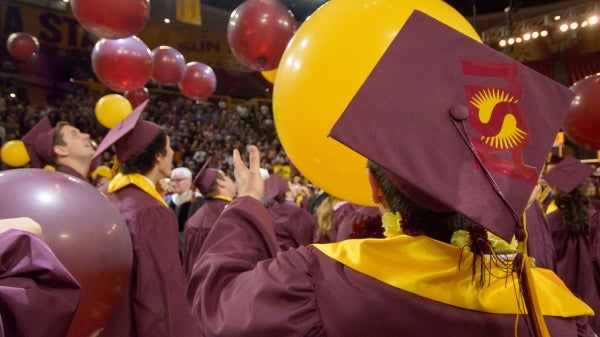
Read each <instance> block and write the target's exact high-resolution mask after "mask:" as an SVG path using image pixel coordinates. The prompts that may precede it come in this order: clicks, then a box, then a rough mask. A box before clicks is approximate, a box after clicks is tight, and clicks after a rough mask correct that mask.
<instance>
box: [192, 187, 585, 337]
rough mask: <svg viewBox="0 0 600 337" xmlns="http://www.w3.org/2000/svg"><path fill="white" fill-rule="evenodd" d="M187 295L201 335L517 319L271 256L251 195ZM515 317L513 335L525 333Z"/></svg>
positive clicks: (299, 252) (304, 259)
mask: <svg viewBox="0 0 600 337" xmlns="http://www.w3.org/2000/svg"><path fill="white" fill-rule="evenodd" d="M499 282H504V280H499ZM187 295H188V300H189V302H190V303H191V304H192V310H193V313H194V315H195V316H196V317H197V318H198V319H199V320H200V321H201V326H202V327H203V329H205V333H206V335H207V336H216V335H218V336H228V337H235V336H261V337H271V336H273V337H280V336H329V337H336V336H344V337H346V336H446V337H455V336H456V337H458V336H460V337H467V336H478V337H479V336H491V337H506V336H513V335H514V324H515V318H516V317H515V315H499V314H488V313H481V312H477V311H470V310H466V309H461V308H457V307H453V306H449V305H445V304H442V303H438V302H435V301H432V300H428V299H424V298H422V297H419V296H417V295H414V294H412V293H408V292H406V291H402V290H399V289H397V288H394V287H391V286H388V285H386V284H384V283H382V282H380V281H378V280H375V279H373V278H371V277H369V276H366V275H364V274H362V273H359V272H357V271H354V270H352V269H350V268H347V267H345V266H344V265H342V264H341V263H339V262H337V261H334V260H332V259H330V258H329V257H327V256H325V255H323V254H322V253H320V252H319V251H318V250H316V249H311V248H306V247H300V248H298V249H290V250H288V251H285V252H279V253H277V247H276V243H275V239H274V237H273V236H272V229H271V223H270V217H269V214H268V212H267V211H266V210H265V209H264V208H263V207H261V205H260V203H259V202H258V201H256V200H254V199H252V198H250V197H239V198H237V199H236V200H234V201H233V202H232V203H231V204H230V206H229V207H228V208H227V209H226V210H225V211H224V212H223V214H222V216H221V217H220V218H219V220H218V221H217V223H216V224H215V226H214V228H213V230H212V231H211V232H210V234H209V235H208V237H207V239H206V242H205V244H204V246H203V247H202V251H201V254H200V258H199V260H198V263H196V265H195V266H194V270H193V273H192V278H191V280H190V284H189V286H188V292H187ZM520 317H521V318H520V320H519V325H518V336H520V337H527V336H532V334H531V333H530V331H529V330H528V328H527V324H526V323H525V321H524V317H525V316H523V315H521V316H520ZM432 323H433V324H432ZM546 323H547V325H548V327H549V329H550V332H551V333H552V335H553V336H561V337H572V336H578V328H577V325H576V322H575V320H574V319H564V318H555V317H546ZM580 336H590V337H591V336H592V335H591V334H590V331H589V330H588V331H587V333H583V331H582V333H581V334H580Z"/></svg>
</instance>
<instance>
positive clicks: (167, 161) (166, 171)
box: [156, 136, 173, 178]
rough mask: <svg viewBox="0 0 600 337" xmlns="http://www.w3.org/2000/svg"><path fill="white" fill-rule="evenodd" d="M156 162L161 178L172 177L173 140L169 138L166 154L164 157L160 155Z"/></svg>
mask: <svg viewBox="0 0 600 337" xmlns="http://www.w3.org/2000/svg"><path fill="white" fill-rule="evenodd" d="M156 161H157V165H158V171H159V173H160V176H161V178H168V177H170V176H171V168H172V167H173V149H172V148H171V139H170V138H169V137H168V136H167V145H166V153H165V154H164V155H161V154H159V155H158V156H157V158H156Z"/></svg>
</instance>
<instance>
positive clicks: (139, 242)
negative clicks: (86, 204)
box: [101, 185, 201, 337]
mask: <svg viewBox="0 0 600 337" xmlns="http://www.w3.org/2000/svg"><path fill="white" fill-rule="evenodd" d="M104 192H105V193H106V191H104ZM107 195H108V198H109V199H110V200H111V201H112V202H113V204H114V205H115V206H116V207H117V208H118V209H119V211H120V212H121V214H123V217H124V219H125V222H126V223H127V227H128V228H129V233H130V234H131V242H132V246H133V266H132V274H131V280H130V285H129V287H128V288H127V289H126V290H125V294H124V295H123V298H122V299H121V301H120V303H119V304H118V305H117V309H115V312H114V313H113V314H112V316H111V317H110V318H109V320H108V321H107V323H106V325H105V329H104V331H103V332H102V334H101V336H107V337H116V336H119V337H153V336H156V337H159V336H160V337H197V336H201V333H200V328H199V327H198V324H197V322H196V321H195V320H194V319H193V317H192V315H191V313H190V309H189V307H188V305H187V302H186V298H185V287H186V283H187V277H186V275H185V273H184V272H183V267H182V265H181V260H180V258H179V250H178V247H177V219H176V218H175V214H174V213H173V211H172V210H171V209H170V208H169V207H167V206H165V205H164V204H162V203H161V202H160V201H158V200H156V199H154V198H153V197H152V196H150V195H149V194H147V193H146V192H144V191H142V190H141V189H140V188H138V187H137V186H135V185H129V186H126V187H124V188H122V189H120V190H118V191H116V192H115V193H107Z"/></svg>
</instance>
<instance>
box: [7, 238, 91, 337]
mask: <svg viewBox="0 0 600 337" xmlns="http://www.w3.org/2000/svg"><path fill="white" fill-rule="evenodd" d="M80 298H81V289H80V287H79V284H78V283H77V281H76V280H75V278H73V276H71V274H69V272H68V271H67V270H66V269H65V267H64V266H63V265H62V264H61V263H60V261H59V260H58V258H57V257H56V256H55V255H54V254H53V253H52V251H51V250H50V248H48V246H47V245H46V243H45V242H44V241H42V239H40V238H39V237H37V236H36V235H34V234H31V233H29V232H23V231H19V230H8V231H6V232H4V233H0V336H27V337H64V336H65V335H66V333H67V330H68V328H69V325H70V324H71V320H72V319H73V316H74V315H75V310H76V309H77V306H78V305H79V300H80Z"/></svg>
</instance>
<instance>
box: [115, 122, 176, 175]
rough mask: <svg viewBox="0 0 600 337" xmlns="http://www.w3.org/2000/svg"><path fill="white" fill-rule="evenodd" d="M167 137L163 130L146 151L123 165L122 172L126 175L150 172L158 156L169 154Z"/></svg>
mask: <svg viewBox="0 0 600 337" xmlns="http://www.w3.org/2000/svg"><path fill="white" fill-rule="evenodd" d="M167 137H168V136H167V132H166V131H165V130H162V129H161V130H160V131H159V132H158V134H157V135H156V137H154V139H153V140H152V142H151V143H150V144H149V145H148V146H147V147H146V148H145V149H144V151H142V152H141V153H140V154H138V155H137V156H135V157H134V158H131V159H129V160H127V161H126V162H124V163H121V172H122V173H125V174H129V173H140V174H146V173H148V172H150V171H151V170H152V168H154V165H155V163H156V161H155V160H156V156H157V155H163V156H164V155H166V154H167Z"/></svg>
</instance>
